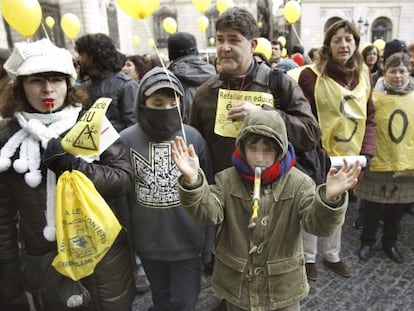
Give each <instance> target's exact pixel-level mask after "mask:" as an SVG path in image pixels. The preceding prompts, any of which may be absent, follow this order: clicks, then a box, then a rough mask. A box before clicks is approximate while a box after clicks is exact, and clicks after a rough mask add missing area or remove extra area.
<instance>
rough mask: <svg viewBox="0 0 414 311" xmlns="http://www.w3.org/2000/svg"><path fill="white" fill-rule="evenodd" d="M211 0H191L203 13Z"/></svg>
mask: <svg viewBox="0 0 414 311" xmlns="http://www.w3.org/2000/svg"><path fill="white" fill-rule="evenodd" d="M210 3H211V0H193V4H194V6H195V8H196V9H197V10H198V11H200V12H201V13H203V14H204V12H205V11H207V9H208V7H209V6H210Z"/></svg>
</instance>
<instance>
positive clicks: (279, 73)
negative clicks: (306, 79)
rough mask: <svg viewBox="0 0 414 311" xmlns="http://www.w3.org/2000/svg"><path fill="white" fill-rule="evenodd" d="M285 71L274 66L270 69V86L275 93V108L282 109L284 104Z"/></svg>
mask: <svg viewBox="0 0 414 311" xmlns="http://www.w3.org/2000/svg"><path fill="white" fill-rule="evenodd" d="M284 74H285V72H284V71H283V70H281V69H278V68H273V69H272V70H271V71H270V77H269V88H270V90H271V92H272V94H273V97H274V102H275V108H277V109H280V108H281V104H282V92H283V88H282V79H283V75H284Z"/></svg>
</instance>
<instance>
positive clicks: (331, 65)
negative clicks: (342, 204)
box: [298, 20, 376, 280]
mask: <svg viewBox="0 0 414 311" xmlns="http://www.w3.org/2000/svg"><path fill="white" fill-rule="evenodd" d="M359 42H360V35H359V32H358V30H357V29H356V28H355V26H354V24H352V22H350V21H346V20H339V21H337V22H335V23H334V24H332V25H331V26H330V27H329V28H328V29H327V31H326V32H325V38H324V42H323V46H322V47H321V49H320V50H319V54H320V59H319V61H318V62H317V63H315V64H312V65H310V66H309V67H307V68H305V69H303V71H302V72H301V74H300V75H299V80H298V83H299V85H300V87H301V88H302V90H303V92H304V94H305V96H306V98H307V99H308V100H309V103H310V104H311V108H312V111H313V113H314V114H315V116H316V118H317V119H318V120H319V125H320V127H321V130H322V139H321V146H320V147H321V148H322V151H323V152H321V153H320V161H321V162H326V155H324V153H326V154H327V155H328V156H329V157H333V156H356V155H360V154H361V155H365V156H366V157H367V158H368V160H369V158H371V157H372V156H373V155H374V152H375V136H376V124H375V109H374V106H373V103H372V87H371V79H370V72H369V69H368V67H367V66H366V65H365V64H364V60H363V58H362V56H361V54H360V53H359V51H358V46H359ZM328 162H329V161H328ZM368 162H369V161H368ZM322 167H323V166H322ZM328 167H329V166H328ZM327 169H328V168H327ZM327 169H326V170H327ZM320 173H321V174H322V176H323V175H324V174H325V172H324V171H322V172H320ZM320 182H322V181H320ZM317 183H318V182H317ZM303 235H304V251H305V258H306V267H307V272H308V278H309V279H310V280H316V279H317V277H318V272H317V269H316V266H315V262H316V255H317V249H318V247H317V242H318V238H317V237H316V236H313V235H310V234H308V233H307V232H304V234H303ZM319 241H320V242H321V243H322V256H323V263H324V265H325V266H326V267H327V268H329V269H331V270H332V271H334V272H335V273H337V274H339V275H341V276H343V277H350V276H351V270H350V268H349V267H348V266H347V265H346V264H345V263H344V262H343V261H342V260H341V259H340V256H339V253H340V248H341V228H339V229H338V231H337V232H335V234H333V235H332V236H330V237H328V238H321V239H320V240H319Z"/></svg>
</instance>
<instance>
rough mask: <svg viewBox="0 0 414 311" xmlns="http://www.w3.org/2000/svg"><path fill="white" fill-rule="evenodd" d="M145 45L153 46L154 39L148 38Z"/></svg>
mask: <svg viewBox="0 0 414 311" xmlns="http://www.w3.org/2000/svg"><path fill="white" fill-rule="evenodd" d="M147 45H148V47H150V48H153V47H155V41H154V39H153V38H149V39H148V41H147Z"/></svg>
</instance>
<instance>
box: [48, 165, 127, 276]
mask: <svg viewBox="0 0 414 311" xmlns="http://www.w3.org/2000/svg"><path fill="white" fill-rule="evenodd" d="M120 231H121V225H120V224H119V222H118V219H117V218H116V217H115V215H114V214H113V212H112V210H111V208H110V207H109V206H108V204H107V203H106V202H105V200H104V199H103V198H102V197H101V195H100V194H99V193H98V191H97V190H96V188H95V186H94V185H93V183H92V182H91V180H89V178H88V177H86V176H85V175H84V174H83V173H82V172H80V171H76V170H73V171H72V172H69V171H66V172H64V173H63V174H62V175H61V176H60V177H59V179H58V182H57V185H56V240H57V248H58V254H57V256H56V257H55V259H54V260H53V263H52V265H53V266H54V267H55V269H56V270H57V271H58V272H60V273H61V274H63V275H65V276H67V277H69V278H71V279H72V280H74V281H77V280H79V279H82V278H84V277H86V276H88V275H91V274H92V273H93V271H94V269H95V267H96V265H97V264H98V263H99V261H100V260H101V259H102V258H103V257H104V256H105V254H106V253H107V251H108V250H109V248H110V247H111V245H112V244H113V242H114V241H115V239H116V237H117V236H118V234H119V232H120Z"/></svg>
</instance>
